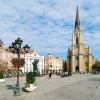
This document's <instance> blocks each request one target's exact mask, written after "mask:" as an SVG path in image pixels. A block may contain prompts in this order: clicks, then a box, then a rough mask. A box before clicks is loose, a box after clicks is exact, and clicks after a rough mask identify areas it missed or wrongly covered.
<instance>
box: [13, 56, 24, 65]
mask: <svg viewBox="0 0 100 100" xmlns="http://www.w3.org/2000/svg"><path fill="white" fill-rule="evenodd" d="M11 62H12V64H13V65H14V66H15V67H18V66H19V67H22V66H24V64H25V59H24V58H13V59H12V60H11Z"/></svg>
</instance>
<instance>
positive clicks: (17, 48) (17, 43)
mask: <svg viewBox="0 0 100 100" xmlns="http://www.w3.org/2000/svg"><path fill="white" fill-rule="evenodd" d="M22 42H23V41H22V40H21V39H20V38H17V40H15V42H14V43H13V42H12V44H11V46H9V48H10V51H11V52H12V53H13V54H17V55H18V59H20V49H21V44H22ZM23 48H24V51H25V52H26V53H28V50H29V49H30V47H29V46H28V45H25V46H24V47H23ZM19 67H20V66H19V65H18V71H17V83H16V89H15V91H16V92H15V94H14V96H20V95H21V94H20V87H19Z"/></svg>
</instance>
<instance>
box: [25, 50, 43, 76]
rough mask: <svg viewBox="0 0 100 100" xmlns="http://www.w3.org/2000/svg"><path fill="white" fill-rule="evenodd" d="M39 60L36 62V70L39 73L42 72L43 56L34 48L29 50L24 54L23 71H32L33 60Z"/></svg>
mask: <svg viewBox="0 0 100 100" xmlns="http://www.w3.org/2000/svg"><path fill="white" fill-rule="evenodd" d="M35 59H37V60H39V62H38V64H37V68H38V71H39V72H40V74H43V73H44V56H40V55H39V54H38V53H37V52H36V51H35V50H29V52H28V53H27V54H25V62H26V63H25V72H30V71H33V64H32V63H33V62H34V60H35Z"/></svg>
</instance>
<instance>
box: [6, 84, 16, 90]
mask: <svg viewBox="0 0 100 100" xmlns="http://www.w3.org/2000/svg"><path fill="white" fill-rule="evenodd" d="M6 87H7V89H9V90H12V89H14V88H15V87H14V86H12V85H6Z"/></svg>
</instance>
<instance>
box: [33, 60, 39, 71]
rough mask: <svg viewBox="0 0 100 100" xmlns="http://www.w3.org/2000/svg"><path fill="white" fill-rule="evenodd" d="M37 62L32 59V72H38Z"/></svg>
mask: <svg viewBox="0 0 100 100" xmlns="http://www.w3.org/2000/svg"><path fill="white" fill-rule="evenodd" d="M38 62H39V60H38V59H34V62H33V63H32V64H33V72H34V73H35V72H38V68H37V64H38Z"/></svg>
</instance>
